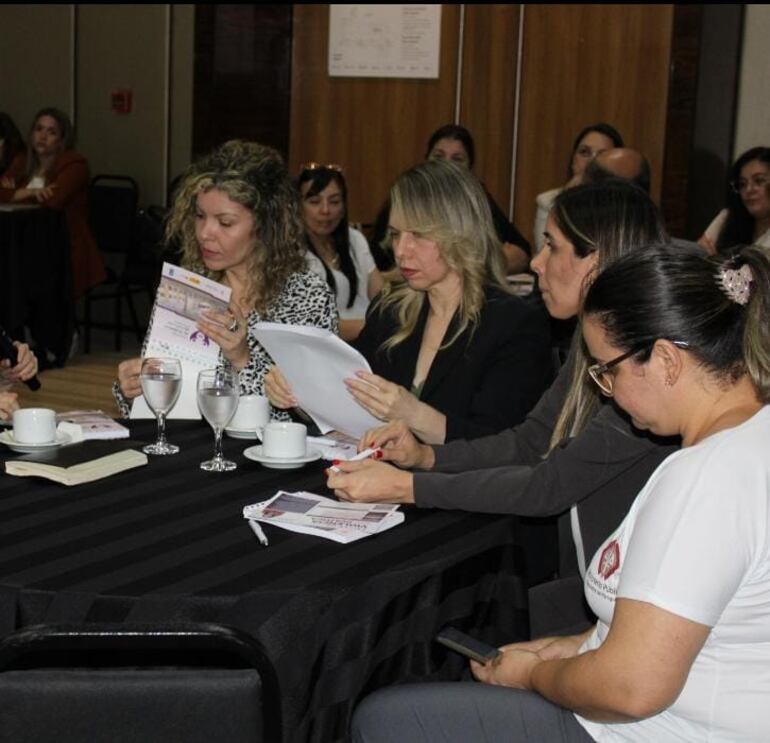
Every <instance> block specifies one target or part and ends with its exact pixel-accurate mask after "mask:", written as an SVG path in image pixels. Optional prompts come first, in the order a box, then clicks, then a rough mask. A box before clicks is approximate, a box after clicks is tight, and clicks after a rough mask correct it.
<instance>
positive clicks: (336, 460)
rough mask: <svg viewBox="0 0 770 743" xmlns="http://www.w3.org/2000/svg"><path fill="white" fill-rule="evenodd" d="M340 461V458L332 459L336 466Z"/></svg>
mask: <svg viewBox="0 0 770 743" xmlns="http://www.w3.org/2000/svg"><path fill="white" fill-rule="evenodd" d="M339 463H340V460H339V459H332V464H333V465H334V466H335V467H336V466H337V465H338V464H339Z"/></svg>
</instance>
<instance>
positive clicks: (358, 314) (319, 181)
mask: <svg viewBox="0 0 770 743" xmlns="http://www.w3.org/2000/svg"><path fill="white" fill-rule="evenodd" d="M297 185H298V186H299V191H300V199H301V201H302V219H303V221H304V223H305V235H306V238H307V247H308V256H307V259H308V265H309V267H310V270H311V271H313V272H314V273H317V274H318V275H319V276H320V277H321V278H322V279H324V280H325V281H328V282H329V286H331V288H332V290H333V291H334V293H335V295H336V297H337V310H338V311H339V314H340V337H341V338H343V339H344V340H346V341H352V340H355V339H356V338H357V337H358V334H359V333H360V332H361V328H362V327H363V326H364V317H365V316H366V308H367V307H368V306H369V300H370V299H372V298H373V297H374V296H375V295H376V294H378V293H379V291H380V289H382V276H381V275H380V272H379V271H378V270H377V267H376V266H375V265H374V259H373V258H372V254H371V252H370V250H369V245H368V243H367V242H366V238H365V237H364V236H363V235H362V234H361V233H360V232H359V231H358V230H354V229H353V228H352V227H349V226H348V217H347V206H348V189H347V185H346V184H345V176H344V175H343V173H342V170H341V169H340V168H339V166H337V165H319V164H317V163H307V164H305V165H303V166H302V169H301V170H300V174H299V179H298V181H297Z"/></svg>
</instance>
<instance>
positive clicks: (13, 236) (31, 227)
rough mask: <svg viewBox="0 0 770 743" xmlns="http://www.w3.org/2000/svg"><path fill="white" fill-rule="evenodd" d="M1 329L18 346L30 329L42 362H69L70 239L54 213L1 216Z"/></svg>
mask: <svg viewBox="0 0 770 743" xmlns="http://www.w3.org/2000/svg"><path fill="white" fill-rule="evenodd" d="M0 281H2V288H1V289H0V325H2V326H3V327H4V328H5V329H6V330H7V331H8V333H9V334H10V335H11V336H12V337H13V338H15V339H16V340H23V339H24V327H25V326H26V327H27V328H28V329H29V331H30V333H31V335H32V338H33V341H34V343H35V346H36V351H37V352H38V356H39V358H41V359H45V358H46V354H47V352H50V354H51V355H53V356H54V357H55V359H56V362H55V363H59V364H63V363H64V362H65V361H66V360H67V353H68V351H69V347H70V343H71V341H72V334H73V331H74V318H75V311H74V303H73V299H72V272H71V261H70V248H69V238H68V237H67V225H66V223H65V219H64V214H63V213H62V212H59V211H54V210H52V209H43V208H39V209H19V210H17V211H0Z"/></svg>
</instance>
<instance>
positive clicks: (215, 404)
mask: <svg viewBox="0 0 770 743" xmlns="http://www.w3.org/2000/svg"><path fill="white" fill-rule="evenodd" d="M238 388H239V384H238V372H235V371H233V370H232V369H222V368H220V369H204V370H203V371H201V372H199V373H198V407H199V408H200V411H201V413H203V417H204V418H205V419H206V420H207V421H208V422H209V424H210V425H211V427H212V428H213V429H214V458H213V459H209V460H208V461H207V462H201V469H202V470H206V471H207V472H228V471H229V470H234V469H235V468H236V467H237V466H238V465H237V464H236V463H235V462H230V461H228V460H227V459H224V458H223V457H222V429H223V428H224V427H225V426H226V425H227V424H228V423H229V422H230V419H231V418H232V417H233V415H234V414H235V409H236V408H237V407H238V391H239V389H238Z"/></svg>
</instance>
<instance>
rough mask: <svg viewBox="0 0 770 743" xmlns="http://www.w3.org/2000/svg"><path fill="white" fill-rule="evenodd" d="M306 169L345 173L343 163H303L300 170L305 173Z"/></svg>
mask: <svg viewBox="0 0 770 743" xmlns="http://www.w3.org/2000/svg"><path fill="white" fill-rule="evenodd" d="M306 170H333V171H334V172H335V173H343V172H344V171H343V170H342V166H341V165H337V164H336V163H312V162H311V163H302V165H300V166H299V172H300V173H304V172H305V171H306Z"/></svg>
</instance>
